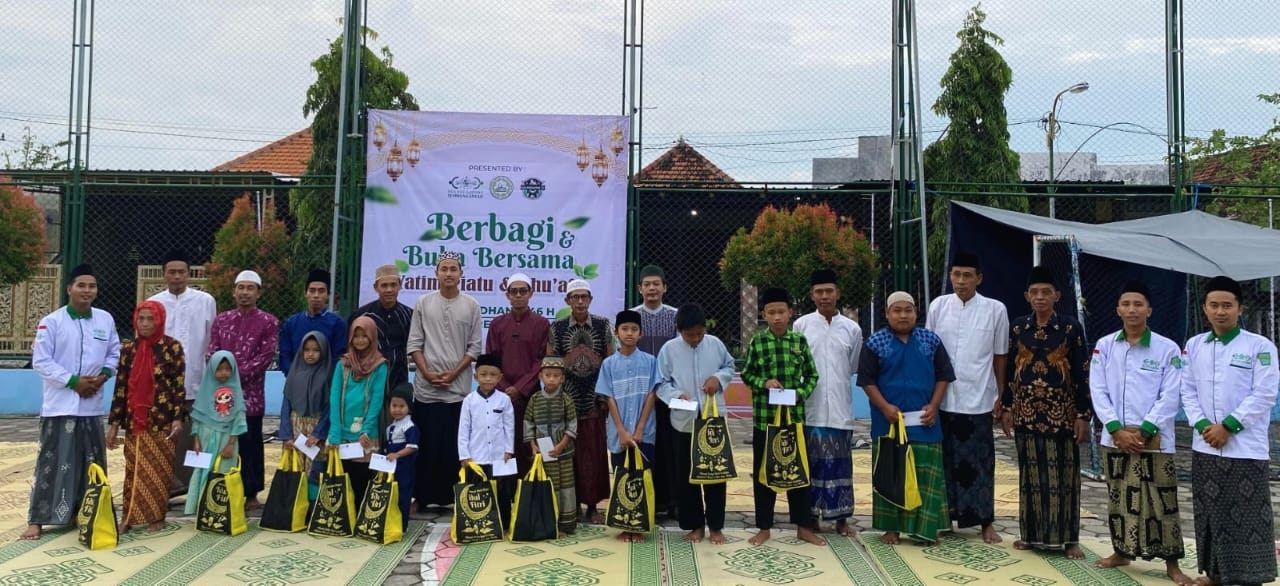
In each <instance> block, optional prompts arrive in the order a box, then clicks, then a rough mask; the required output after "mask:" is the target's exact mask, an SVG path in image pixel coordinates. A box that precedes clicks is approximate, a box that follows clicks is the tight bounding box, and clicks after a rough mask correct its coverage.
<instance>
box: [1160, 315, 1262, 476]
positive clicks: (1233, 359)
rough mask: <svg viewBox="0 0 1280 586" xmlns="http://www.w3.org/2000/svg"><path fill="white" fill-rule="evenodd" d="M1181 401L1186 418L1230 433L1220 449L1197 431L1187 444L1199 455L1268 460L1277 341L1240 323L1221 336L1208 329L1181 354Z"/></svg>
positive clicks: (1188, 344)
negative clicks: (1221, 425) (1246, 328)
mask: <svg viewBox="0 0 1280 586" xmlns="http://www.w3.org/2000/svg"><path fill="white" fill-rule="evenodd" d="M1183 356H1184V360H1185V362H1186V365H1185V366H1183V374H1182V405H1183V408H1184V409H1185V410H1186V412H1187V421H1188V422H1190V423H1191V424H1192V425H1194V426H1195V428H1196V431H1197V432H1199V431H1202V430H1203V429H1204V428H1205V427H1208V426H1209V425H1211V424H1216V423H1221V424H1223V425H1225V426H1227V429H1229V430H1231V431H1232V435H1231V439H1229V440H1227V444H1226V446H1224V447H1223V448H1222V449H1220V450H1219V449H1215V448H1213V447H1210V446H1209V444H1208V443H1207V442H1205V441H1204V438H1202V437H1201V436H1200V434H1199V433H1196V434H1195V435H1194V436H1193V437H1192V439H1191V448H1192V449H1193V450H1195V451H1197V452H1201V453H1204V454H1212V455H1214V456H1223V457H1227V458H1239V459H1245V460H1267V459H1269V458H1270V446H1269V445H1268V443H1267V427H1268V426H1269V425H1270V423H1271V406H1272V405H1273V404H1274V403H1275V402H1276V385H1277V384H1280V372H1278V371H1277V369H1276V345H1275V344H1273V343H1271V341H1270V340H1268V339H1266V338H1264V337H1262V336H1259V335H1257V334H1254V333H1251V332H1246V331H1244V330H1242V329H1240V328H1239V327H1237V328H1236V329H1234V330H1232V331H1230V332H1227V333H1226V335H1223V336H1221V337H1218V336H1215V335H1214V334H1213V332H1211V331H1210V332H1206V333H1203V334H1199V335H1197V336H1195V337H1193V338H1191V339H1190V340H1188V341H1187V348H1186V350H1185V352H1184V353H1183Z"/></svg>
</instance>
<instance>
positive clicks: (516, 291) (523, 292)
mask: <svg viewBox="0 0 1280 586" xmlns="http://www.w3.org/2000/svg"><path fill="white" fill-rule="evenodd" d="M507 293H510V294H512V295H516V296H519V295H528V294H529V289H507Z"/></svg>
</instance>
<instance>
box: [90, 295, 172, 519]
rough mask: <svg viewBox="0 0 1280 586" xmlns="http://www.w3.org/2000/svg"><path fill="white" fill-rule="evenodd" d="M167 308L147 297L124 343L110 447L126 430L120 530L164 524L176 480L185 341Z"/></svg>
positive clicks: (109, 420) (113, 401)
mask: <svg viewBox="0 0 1280 586" xmlns="http://www.w3.org/2000/svg"><path fill="white" fill-rule="evenodd" d="M164 320H165V311H164V306H163V305H161V304H160V302H158V301H143V302H142V303H140V304H138V307H137V308H136V309H134V311H133V331H134V332H135V333H136V335H137V336H136V339H134V340H133V341H131V342H126V343H125V344H124V345H123V346H122V347H121V348H120V368H119V370H117V371H116V385H115V393H114V394H113V395H112V397H111V412H110V415H108V417H107V423H108V424H109V425H110V427H109V428H108V429H107V434H106V435H107V437H106V440H107V448H108V449H112V450H114V449H115V448H116V446H117V445H119V444H118V440H119V438H118V437H117V434H118V433H119V432H120V430H124V432H125V438H124V513H123V516H122V519H121V521H120V532H121V533H124V532H125V531H128V530H129V528H130V527H132V526H134V525H141V524H144V523H145V524H146V525H147V530H149V531H158V530H159V529H161V528H163V527H164V517H165V513H166V512H168V510H169V483H170V481H172V480H173V450H174V447H173V437H174V436H175V435H176V434H177V433H178V432H179V431H181V430H182V425H183V423H184V422H185V421H186V420H187V416H188V415H187V408H186V397H187V391H186V389H185V387H183V382H184V381H183V379H184V377H185V375H186V371H187V362H186V359H185V356H184V355H183V351H182V344H181V343H180V342H178V341H177V340H175V339H173V338H170V337H169V336H166V335H165V334H164Z"/></svg>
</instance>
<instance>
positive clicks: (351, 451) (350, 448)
mask: <svg viewBox="0 0 1280 586" xmlns="http://www.w3.org/2000/svg"><path fill="white" fill-rule="evenodd" d="M363 457H364V446H362V445H360V442H353V443H349V444H339V445H338V458H339V459H342V460H359V459H360V458H363Z"/></svg>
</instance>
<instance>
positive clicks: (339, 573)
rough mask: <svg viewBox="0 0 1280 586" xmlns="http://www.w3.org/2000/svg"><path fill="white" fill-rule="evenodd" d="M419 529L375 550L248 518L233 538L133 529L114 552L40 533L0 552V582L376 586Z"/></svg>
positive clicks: (66, 534)
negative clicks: (277, 529)
mask: <svg viewBox="0 0 1280 586" xmlns="http://www.w3.org/2000/svg"><path fill="white" fill-rule="evenodd" d="M425 528H426V523H424V522H422V521H410V522H409V528H408V530H406V531H405V535H404V539H402V540H400V541H399V542H398V543H393V544H390V545H377V544H374V543H371V542H368V541H363V540H358V539H352V538H347V539H343V538H326V537H312V536H310V535H307V534H306V533H272V532H268V531H262V530H261V529H259V528H258V522H257V520H252V519H251V520H250V522H249V530H248V531H247V532H245V533H243V534H241V535H237V536H235V537H227V536H223V535H214V534H211V533H203V532H197V531H196V530H195V529H194V524H193V523H191V522H189V521H184V522H174V521H169V522H166V523H165V526H164V529H161V530H160V531H156V532H148V531H146V530H145V529H141V528H138V529H134V530H133V531H130V532H129V533H126V534H125V535H123V536H121V538H120V542H119V544H118V545H116V547H115V548H114V549H103V550H98V551H89V550H88V549H87V548H85V547H83V546H81V545H80V543H79V542H78V541H77V540H76V538H77V533H76V531H74V530H56V529H50V530H47V531H46V532H45V534H44V536H43V537H41V538H40V540H39V541H17V542H14V543H10V544H8V545H5V546H3V547H0V584H23V585H36V584H88V583H92V584H95V585H98V584H123V585H132V586H151V585H174V586H177V585H185V584H192V583H204V584H264V585H265V584H301V583H312V584H381V583H382V582H383V581H384V580H386V578H387V576H390V575H391V572H392V570H394V569H395V568H396V566H397V565H398V564H399V563H400V562H401V560H403V559H404V557H405V554H406V553H408V551H409V548H411V547H412V546H413V544H414V543H415V542H416V541H417V540H418V537H419V536H420V535H421V534H422V531H423V530H424V529H425Z"/></svg>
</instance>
